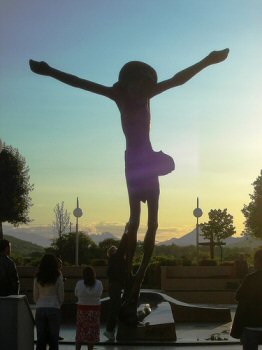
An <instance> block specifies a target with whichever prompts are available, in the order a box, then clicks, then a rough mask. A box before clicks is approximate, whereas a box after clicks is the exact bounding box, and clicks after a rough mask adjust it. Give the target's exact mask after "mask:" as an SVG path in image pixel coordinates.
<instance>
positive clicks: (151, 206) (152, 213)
mask: <svg viewBox="0 0 262 350" xmlns="http://www.w3.org/2000/svg"><path fill="white" fill-rule="evenodd" d="M158 201H159V196H154V197H152V198H150V199H149V200H148V201H147V206H148V228H147V232H146V235H145V239H144V245H143V250H144V255H143V259H142V262H141V264H140V267H139V269H138V271H137V273H136V276H135V280H134V283H133V287H132V294H137V293H139V290H140V287H141V284H142V282H143V279H144V276H145V273H146V270H147V267H148V265H149V262H150V259H151V256H152V254H153V251H154V247H155V237H156V231H157V228H158Z"/></svg>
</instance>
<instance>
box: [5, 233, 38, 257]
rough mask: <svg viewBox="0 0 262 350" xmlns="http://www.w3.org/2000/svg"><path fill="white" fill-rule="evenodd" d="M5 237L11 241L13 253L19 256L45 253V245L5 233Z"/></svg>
mask: <svg viewBox="0 0 262 350" xmlns="http://www.w3.org/2000/svg"><path fill="white" fill-rule="evenodd" d="M4 238H5V239H7V240H8V241H10V242H11V247H12V254H13V255H19V256H24V257H26V256H28V255H31V254H32V253H33V252H34V253H41V254H42V253H44V247H41V246H40V245H38V244H34V243H31V242H28V241H24V240H23V239H19V238H16V237H13V236H9V235H4Z"/></svg>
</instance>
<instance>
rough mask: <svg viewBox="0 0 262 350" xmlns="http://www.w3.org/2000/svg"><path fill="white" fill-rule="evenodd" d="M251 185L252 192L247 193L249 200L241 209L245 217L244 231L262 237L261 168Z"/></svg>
mask: <svg viewBox="0 0 262 350" xmlns="http://www.w3.org/2000/svg"><path fill="white" fill-rule="evenodd" d="M252 185H253V186H254V192H253V194H250V195H249V196H250V198H251V202H250V203H249V204H248V205H244V208H243V209H242V213H243V214H244V216H245V219H246V220H245V230H244V233H245V234H247V235H250V236H253V237H256V238H260V239H262V170H261V171H260V175H259V176H258V178H257V179H256V180H255V181H254V182H253V184H252Z"/></svg>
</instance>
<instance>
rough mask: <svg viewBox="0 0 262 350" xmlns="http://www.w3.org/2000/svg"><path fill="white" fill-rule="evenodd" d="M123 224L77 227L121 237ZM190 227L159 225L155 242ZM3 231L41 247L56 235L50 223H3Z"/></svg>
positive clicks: (140, 234)
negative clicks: (14, 224)
mask: <svg viewBox="0 0 262 350" xmlns="http://www.w3.org/2000/svg"><path fill="white" fill-rule="evenodd" d="M125 225H126V223H119V222H105V221H100V222H97V223H95V222H94V223H91V224H89V225H88V226H81V227H80V228H79V229H80V231H82V232H84V233H88V234H89V235H91V234H95V235H102V234H103V233H111V234H112V235H113V236H114V237H117V238H121V237H122V234H123V232H124V228H125ZM74 229H75V228H74V227H73V228H72V230H74ZM192 229H193V228H192V226H180V227H177V226H171V227H159V228H158V230H157V235H156V242H162V241H165V240H168V239H170V238H179V237H181V236H183V235H184V234H187V233H188V232H191V231H192ZM146 230H147V227H146V225H143V224H141V225H140V227H139V231H138V240H140V241H143V240H144V236H145V233H146ZM3 231H4V234H7V235H10V236H14V237H16V238H20V239H23V240H26V241H29V242H32V243H35V244H39V245H41V246H43V247H48V246H50V244H51V243H52V240H53V239H54V238H56V237H57V235H56V234H55V233H54V229H53V226H51V225H38V226H33V225H21V226H19V227H13V226H12V225H10V224H4V225H3Z"/></svg>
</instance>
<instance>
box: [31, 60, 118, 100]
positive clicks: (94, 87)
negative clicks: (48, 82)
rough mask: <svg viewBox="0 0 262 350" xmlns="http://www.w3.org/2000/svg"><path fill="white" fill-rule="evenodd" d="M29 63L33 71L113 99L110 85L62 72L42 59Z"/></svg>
mask: <svg viewBox="0 0 262 350" xmlns="http://www.w3.org/2000/svg"><path fill="white" fill-rule="evenodd" d="M29 65H30V68H31V70H32V71H33V72H34V73H37V74H41V75H46V76H49V77H52V78H54V79H57V80H59V81H61V82H62V83H64V84H68V85H71V86H73V87H77V88H80V89H83V90H87V91H90V92H93V93H96V94H99V95H103V96H106V97H109V98H112V99H113V89H112V88H111V87H107V86H104V85H100V84H97V83H94V82H92V81H89V80H85V79H81V78H78V77H76V76H74V75H71V74H68V73H65V72H62V71H60V70H58V69H55V68H52V67H50V66H49V65H48V64H47V63H46V62H43V61H41V62H38V61H34V60H30V61H29Z"/></svg>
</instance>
